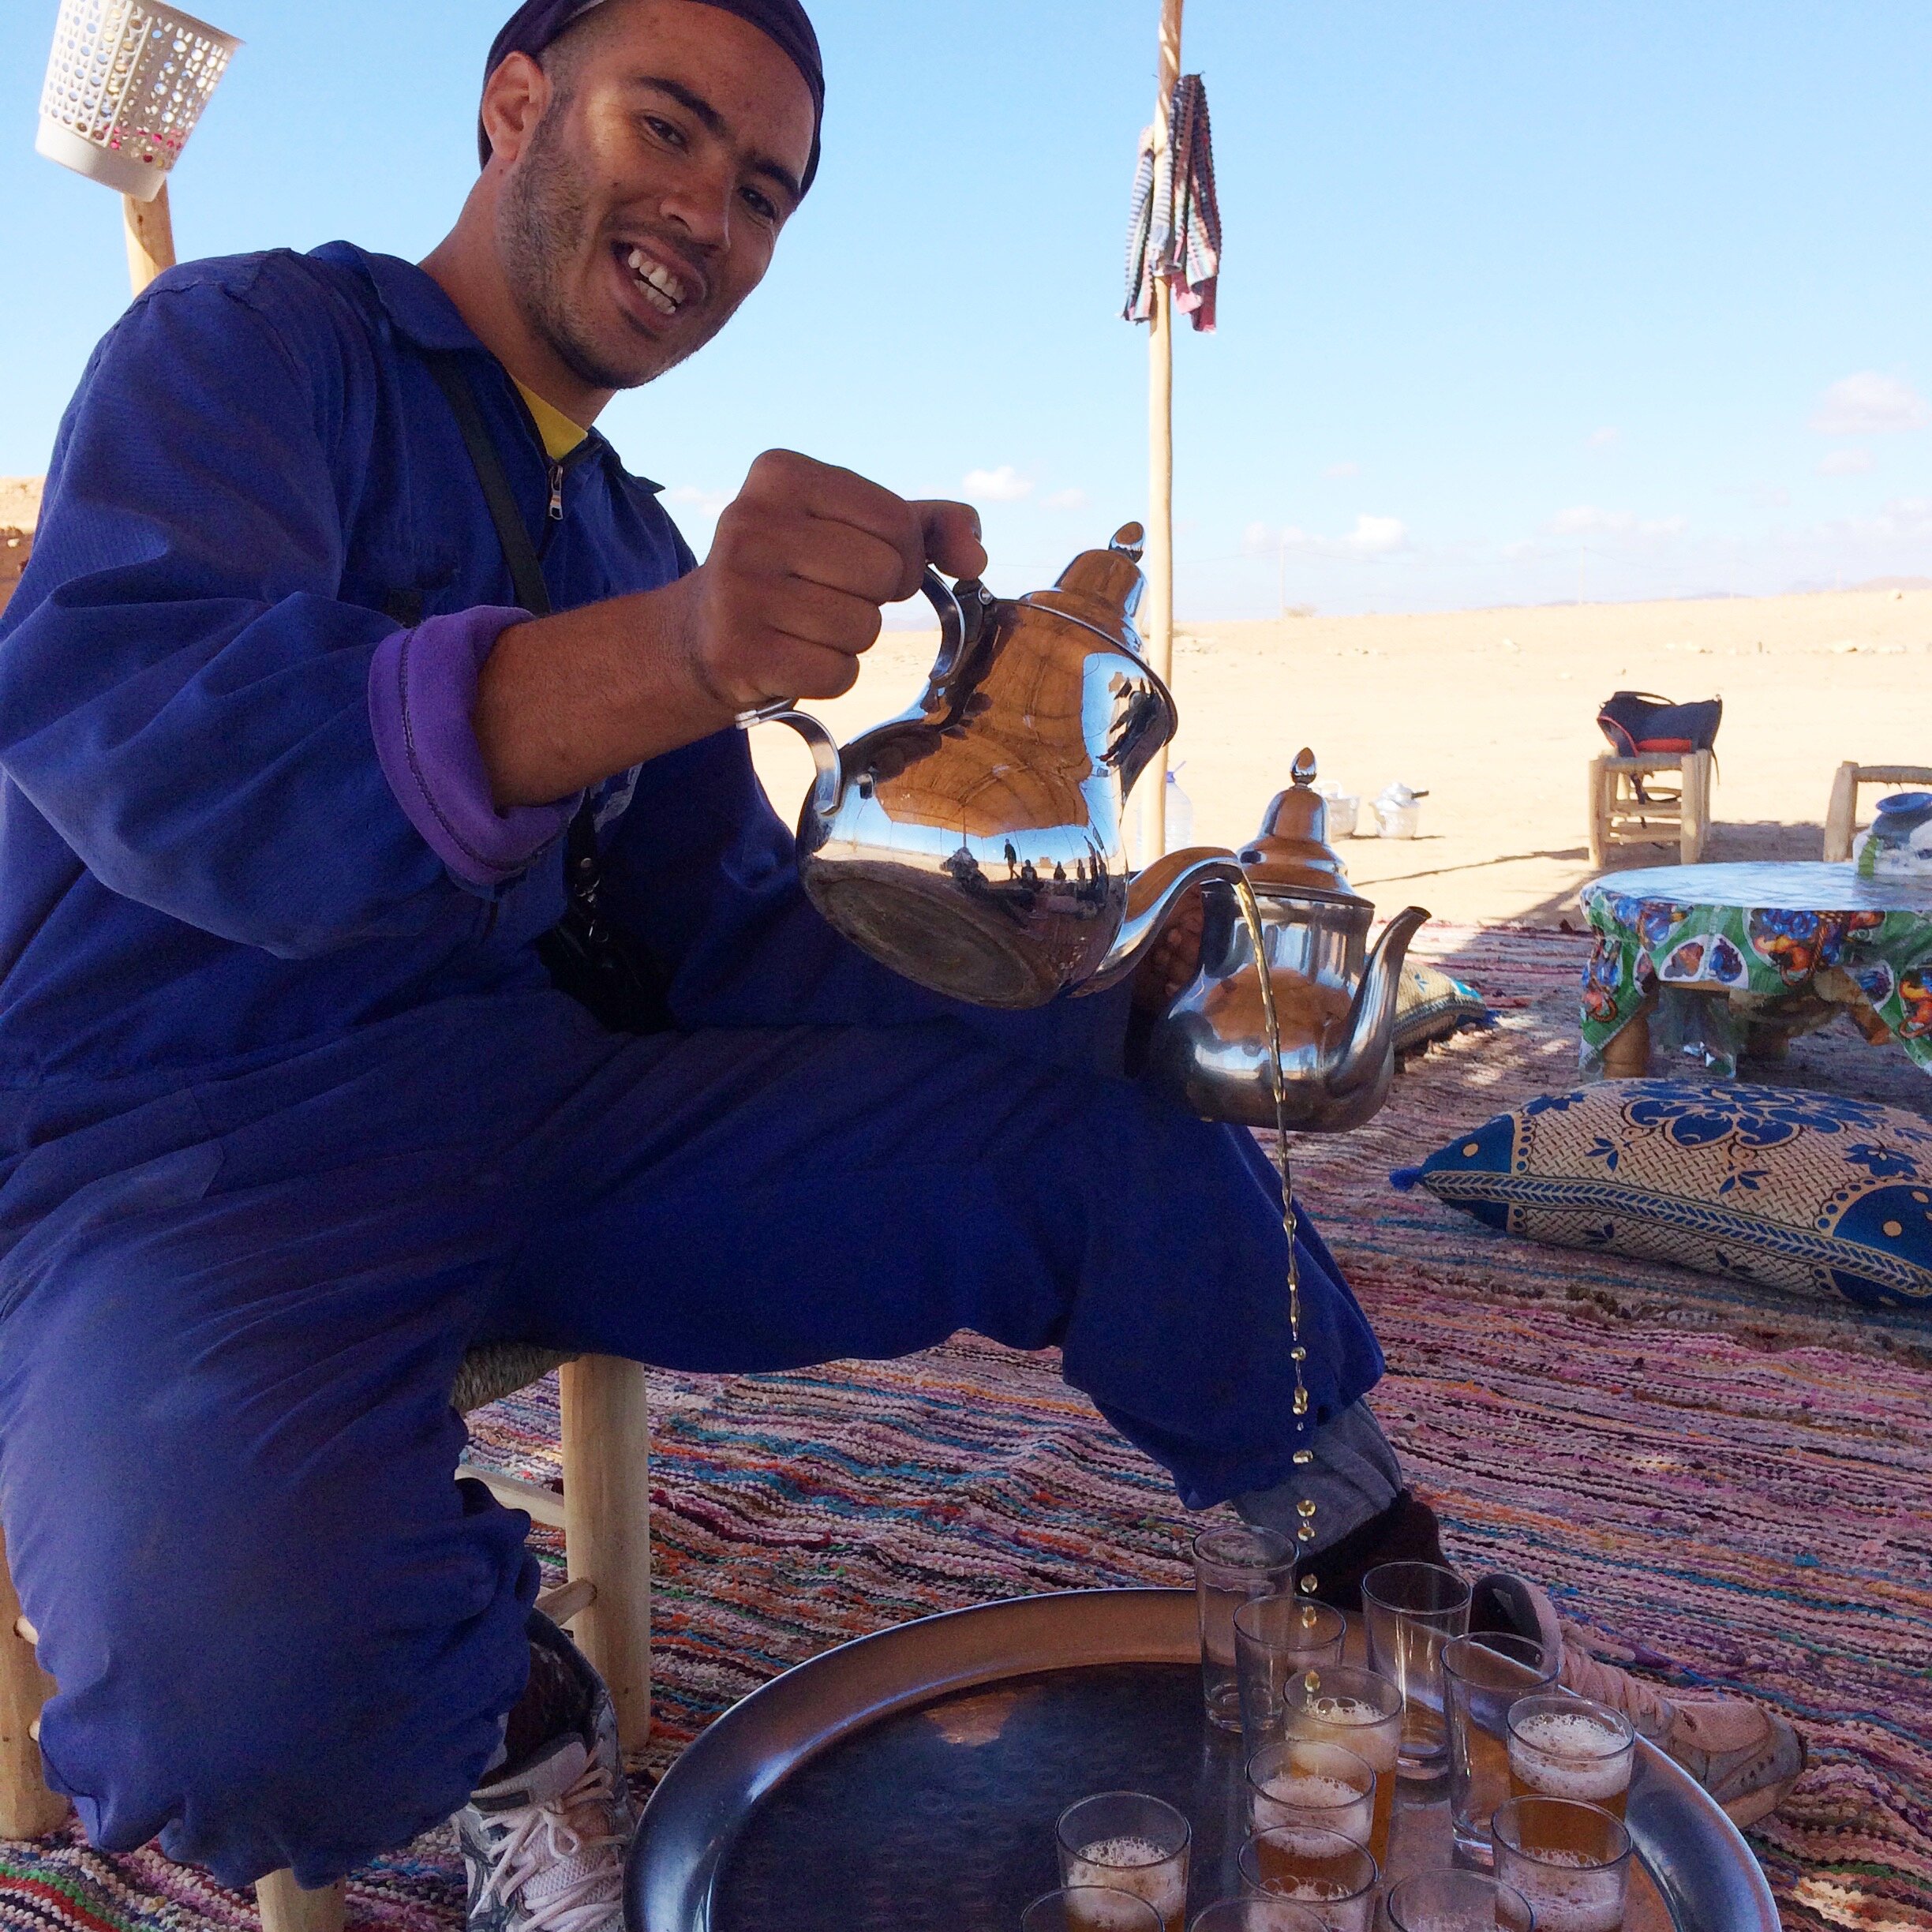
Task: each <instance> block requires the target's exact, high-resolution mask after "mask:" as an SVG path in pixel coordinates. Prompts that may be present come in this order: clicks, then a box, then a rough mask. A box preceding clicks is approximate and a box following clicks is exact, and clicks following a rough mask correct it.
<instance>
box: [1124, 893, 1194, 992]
mask: <svg viewBox="0 0 1932 1932" xmlns="http://www.w3.org/2000/svg"><path fill="white" fill-rule="evenodd" d="M1201 905H1202V900H1201V894H1200V887H1199V886H1196V887H1195V888H1194V889H1193V890H1192V891H1191V892H1188V893H1183V894H1182V895H1181V903H1180V904H1179V905H1178V907H1177V908H1175V911H1174V917H1173V918H1172V919H1170V920H1169V921H1168V922H1167V923H1166V926H1165V927H1163V929H1162V931H1161V936H1160V937H1159V938H1158V939H1156V940H1155V942H1154V949H1153V951H1152V952H1151V953H1149V954H1148V956H1147V957H1146V958H1145V959H1144V960H1142V961H1141V962H1140V966H1139V968H1137V970H1136V972H1135V974H1134V976H1133V1003H1134V1004H1135V1005H1136V1006H1138V1007H1140V1009H1142V1010H1143V1011H1144V1012H1150V1013H1159V1011H1160V1010H1161V1009H1163V1007H1165V1006H1166V1005H1169V1004H1170V1003H1171V1002H1172V1001H1173V999H1174V996H1175V994H1178V993H1179V992H1180V991H1181V989H1182V988H1183V987H1185V986H1187V985H1188V984H1189V982H1191V981H1192V980H1193V977H1194V975H1195V974H1196V973H1197V972H1200V949H1201V927H1202V918H1201Z"/></svg>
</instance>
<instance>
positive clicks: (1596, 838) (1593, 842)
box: [1589, 754, 1615, 872]
mask: <svg viewBox="0 0 1932 1932" xmlns="http://www.w3.org/2000/svg"><path fill="white" fill-rule="evenodd" d="M1614 782H1615V781H1614V780H1613V778H1612V774H1611V772H1610V760H1609V758H1608V754H1605V755H1604V756H1603V757H1601V758H1592V759H1591V760H1590V768H1589V856H1590V863H1591V865H1592V866H1593V867H1595V868H1596V869H1597V871H1599V872H1601V871H1602V870H1603V869H1604V867H1605V866H1606V865H1608V863H1610V788H1611V785H1612V784H1613V783H1614Z"/></svg>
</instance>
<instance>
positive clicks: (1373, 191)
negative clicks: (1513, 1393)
mask: <svg viewBox="0 0 1932 1932" xmlns="http://www.w3.org/2000/svg"><path fill="white" fill-rule="evenodd" d="M508 4H509V0H500V4H482V3H481V0H385V3H384V4H381V5H378V4H376V0H325V3H324V4H315V3H311V4H308V5H299V4H295V3H294V0H205V4H204V11H207V12H209V13H212V17H214V18H215V21H216V24H219V25H222V26H225V27H227V28H230V30H231V31H233V32H237V33H239V34H241V36H244V38H245V39H246V41H247V43H248V44H247V46H246V47H245V48H244V50H243V51H242V52H241V54H240V55H239V56H238V58H237V60H236V62H235V64H234V67H233V68H232V69H231V70H230V73H229V75H228V77H227V79H226V80H224V81H223V84H222V87H221V90H220V92H219V94H218V95H217V97H216V99H215V103H214V105H213V107H212V108H211V109H210V110H209V112H208V116H207V118H205V120H204V122H203V124H202V125H201V128H200V130H199V131H198V132H197V134H196V136H195V137H194V140H193V143H192V144H191V145H190V146H189V150H188V152H187V155H186V157H185V159H184V160H183V162H182V165H181V167H180V169H179V170H178V174H177V176H176V179H175V185H174V197H175V212H176V223H177V232H178V238H179V241H180V244H181V246H182V252H183V253H184V254H188V253H200V254H207V253H222V252H227V251H234V250H241V249H256V248H262V247H266V246H269V245H274V244H278V243H290V244H293V245H296V246H298V247H309V246H313V245H315V244H316V243H318V242H320V241H326V240H328V239H330V238H332V237H335V236H339V235H346V236H348V237H350V238H353V239H354V240H357V241H361V242H363V243H364V244H365V245H369V246H373V247H375V248H379V249H389V250H391V251H393V252H395V253H398V254H401V255H406V256H410V257H412V258H414V257H416V256H420V255H421V254H422V253H424V252H425V251H426V250H427V249H429V246H430V245H432V243H433V242H434V241H436V239H437V238H439V237H440V234H442V233H443V231H444V228H445V227H447V223H448V221H449V219H450V218H451V215H452V214H453V212H454V211H455V208H456V206H457V204H458V202H459V199H460V197H462V194H463V193H464V192H465V190H466V187H467V185H468V184H469V182H470V179H471V178H473V174H474V148H473V147H472V136H471V126H472V119H471V117H472V112H473V108H474V99H475V95H476V91H477V82H478V75H479V69H480V67H481V59H482V54H483V52H484V50H485V47H486V46H487V44H488V42H489V38H490V36H491V34H492V32H493V31H494V29H495V28H496V26H497V25H498V24H500V17H501V15H502V13H507V10H508ZM55 11H56V8H55V3H54V0H7V3H6V6H5V7H4V8H0V208H3V209H4V210H5V211H6V224H5V240H4V246H5V248H6V275H5V279H4V282H0V358H4V367H5V370H6V376H7V384H6V388H5V390H4V392H3V399H0V473H7V474H21V473H31V472H33V471H36V470H39V469H41V468H42V467H43V466H44V462H45V458H46V453H47V447H48V445H49V443H50V441H51V438H52V436H53V432H54V425H55V424H56V422H57V421H58V416H59V412H60V410H61V408H62V406H63V404H64V402H65V401H66V397H67V395H68V394H69V391H71V389H72V388H73V384H74V383H75V381H76V380H77V377H78V376H79V374H80V369H81V367H82V365H83V363H84V360H85V358H86V354H87V352H88V347H89V346H90V345H91V343H92V341H93V340H94V339H95V337H96V336H97V335H99V333H100V331H102V330H103V329H104V328H106V327H107V325H108V324H109V323H110V322H111V320H113V318H114V315H115V313H117V311H118V308H119V307H120V305H122V302H123V301H125V279H124V275H125V271H124V268H123V264H122V255H121V245H120V240H119V233H118V220H119V215H118V208H117V207H116V205H115V204H114V200H113V198H112V197H110V196H109V195H108V194H107V193H104V192H103V190H102V189H99V188H97V187H95V186H93V185H92V184H90V183H88V182H83V181H81V180H80V179H79V178H77V177H73V176H71V175H69V174H66V173H65V172H64V171H63V170H60V169H58V168H56V167H54V166H53V165H51V163H47V162H44V161H42V160H40V159H38V158H37V157H36V155H34V154H33V152H32V137H33V125H34V115H35V109H36V102H37V99H38V95H39V83H40V77H41V74H42V72H43V68H44V65H45V61H46V54H47V45H48V43H49V39H50V37H51V28H52V24H53V21H54V13H55ZM1156 11H1157V9H1156V6H1155V0H943V3H942V4H938V5H934V4H927V5H915V4H912V0H818V4H817V6H816V9H815V15H816V18H817V21H818V26H819V29H820V32H821V35H822V38H823V39H824V41H825V43H826V63H827V67H828V69H829V89H830V100H829V114H828V120H827V126H826V163H825V168H824V171H823V173H822V175H821V177H820V180H819V185H818V187H817V188H816V189H814V193H812V195H811V197H810V199H809V200H807V203H806V204H805V207H804V209H803V212H802V213H801V214H800V215H799V217H798V219H796V221H795V223H793V225H792V228H791V229H790V230H789V231H788V234H786V236H785V238H784V241H783V242H782V244H781V249H780V255H779V260H778V262H777V265H776V267H775V268H774V269H773V273H772V275H771V276H770V278H769V280H768V281H767V283H766V286H765V287H764V288H763V289H762V290H760V291H759V293H758V295H757V296H755V297H754V299H753V301H752V302H751V305H749V306H748V307H747V309H746V310H745V311H744V313H743V314H742V315H741V316H740V317H739V320H737V321H736V322H735V323H734V324H732V327H731V328H729V329H728V330H727V331H726V332H725V335H723V336H722V337H721V338H720V339H719V340H718V341H717V343H715V344H713V346H712V347H711V348H710V349H709V350H706V351H705V352H704V353H703V354H702V355H700V356H699V357H698V358H696V359H695V361H693V362H691V363H690V364H689V365H687V366H686V367H685V368H684V369H681V370H680V371H678V372H676V373H675V374H673V375H672V376H670V377H668V378H667V379H666V380H664V381H663V382H661V383H660V384H657V385H655V386H653V388H650V389H648V390H646V391H642V392H640V393H638V394H637V395H631V396H627V397H625V398H623V399H620V400H619V401H618V402H616V404H615V405H614V406H612V410H611V411H610V413H609V414H608V416H607V417H606V418H605V423H604V425H603V426H604V427H605V429H607V430H608V432H610V434H611V435H612V438H613V440H615V441H616V444H617V445H618V447H620V449H621V450H622V451H623V453H624V455H625V456H626V457H627V459H628V460H629V462H630V463H631V466H632V467H633V468H635V469H636V470H640V471H642V472H643V473H644V474H648V475H650V476H653V477H657V478H658V479H659V480H660V481H663V482H665V483H666V484H667V485H670V486H671V488H672V491H673V492H674V493H675V494H674V507H676V510H677V511H678V514H679V515H680V519H682V520H683V522H685V524H686V526H687V530H689V531H690V533H691V535H692V537H693V538H694V541H696V542H697V544H698V547H699V548H700V549H701V550H702V548H703V545H704V543H705V541H706V538H707V537H708V534H709V528H710V515H712V514H713V509H712V506H714V505H715V504H717V502H718V501H719V500H721V499H722V498H724V497H725V496H728V494H729V493H730V492H731V491H732V489H734V488H735V487H736V484H737V482H738V481H739V479H740V477H742V476H743V472H744V470H745V467H746V466H747V463H748V462H749V461H750V460H751V458H752V457H753V456H754V455H756V453H757V452H758V451H759V450H761V449H762V448H765V447H769V446H772V445H774V444H784V445H788V446H791V447H796V448H799V449H803V450H806V451H810V452H811V453H812V454H814V455H819V456H822V457H825V458H826V459H831V460H835V461H838V462H846V463H849V464H851V465H852V466H855V467H856V468H858V469H860V470H864V471H866V472H867V473H868V474H871V475H873V476H874V477H878V479H879V480H880V481H883V482H885V483H886V484H888V485H891V486H892V487H893V488H895V489H900V490H902V491H904V492H908V493H909V494H910V493H919V494H926V493H941V492H944V493H949V494H958V493H961V492H963V491H964V489H965V479H966V478H967V477H968V475H969V474H972V473H975V472H979V473H984V474H985V475H987V476H988V477H991V478H993V479H994V488H993V489H992V491H991V492H990V493H989V492H987V490H986V489H984V488H982V489H981V490H980V491H979V496H980V500H981V501H982V503H983V507H984V510H985V513H986V519H987V534H988V538H989V547H990V549H991V551H992V553H993V558H994V567H993V578H994V582H995V584H996V585H997V586H1000V587H1002V588H1006V589H1019V588H1024V587H1027V586H1030V585H1032V583H1034V582H1037V581H1039V580H1040V578H1041V576H1042V574H1043V572H1045V571H1048V570H1050V569H1051V568H1052V567H1054V566H1055V565H1056V564H1058V562H1059V561H1060V560H1062V559H1063V558H1064V557H1065V556H1066V555H1068V554H1069V553H1070V552H1072V551H1073V550H1074V549H1077V548H1080V547H1082V546H1083V545H1085V544H1086V543H1088V542H1090V541H1096V540H1098V539H1099V538H1101V537H1104V536H1105V535H1106V534H1107V533H1108V532H1109V531H1110V530H1112V529H1113V528H1114V526H1115V525H1116V524H1117V523H1118V522H1122V521H1124V520H1125V519H1128V518H1129V517H1133V516H1137V515H1140V514H1141V512H1142V509H1143V506H1144V502H1145V495H1146V483H1145V474H1146V472H1145V461H1146V459H1145V454H1144V451H1145V443H1144V436H1145V388H1144V384H1145V376H1144V369H1145V342H1144V335H1143V333H1142V332H1141V331H1136V330H1133V329H1131V328H1129V327H1128V325H1127V324H1125V323H1123V322H1121V321H1119V320H1118V319H1117V313H1118V307H1119V304H1120V300H1121V287H1120V283H1121V256H1122V249H1123V240H1124V234H1125V222H1126V214H1127V197H1128V189H1129V184H1130V180H1131V176H1132V172H1133V159H1134V148H1135V143H1136V137H1137V134H1138V132H1139V130H1140V126H1141V125H1142V124H1143V122H1144V121H1145V120H1146V119H1147V118H1148V110H1149V107H1150V104H1151V92H1152V88H1153V41H1154V26H1155V15H1156ZM1185 65H1186V66H1187V67H1188V68H1189V69H1190V70H1198V71H1200V73H1204V75H1205V76H1206V78H1207V84H1208V88H1209V93H1210V98H1211V102H1212V106H1213V110H1214V118H1215V137H1216V144H1217V152H1218V157H1219V178H1220V187H1221V195H1222V208H1223V212H1224V216H1225V219H1226V230H1227V247H1226V271H1225V273H1224V275H1223V277H1222V298H1221V307H1222V327H1221V329H1220V331H1219V333H1218V334H1217V335H1213V336H1209V337H1198V338H1197V337H1193V336H1184V337H1183V339H1181V342H1180V343H1179V344H1178V358H1177V359H1178V382H1177V389H1178V425H1179V426H1178V481H1177V506H1176V507H1177V516H1178V523H1179V535H1178V549H1179V553H1180V557H1181V570H1180V573H1179V590H1178V599H1179V604H1180V608H1181V616H1182V617H1183V619H1185V618H1187V617H1189V616H1193V617H1196V618H1201V617H1208V616H1266V615H1271V614H1272V613H1273V611H1274V608H1275V603H1276V599H1277V597H1278V594H1279V593H1278V586H1277V570H1278V565H1279V560H1280V559H1281V558H1282V556H1283V554H1284V552H1285V556H1286V567H1287V582H1288V598H1289V601H1290V602H1292V603H1296V604H1308V605H1316V606H1318V607H1320V608H1324V609H1331V610H1350V609H1365V608H1374V609H1403V608H1442V607H1451V606H1460V605H1474V604H1483V603H1491V602H1507V601H1522V602H1529V601H1544V600H1549V599H1556V598H1561V597H1572V596H1574V595H1575V594H1576V592H1577V586H1578V572H1579V568H1581V570H1582V573H1583V578H1584V585H1585V588H1586V593H1587V594H1589V596H1590V597H1593V598H1595V597H1632V596H1639V595H1654V594H1661V593H1668V592H1671V591H1681V592H1698V591H1705V590H1732V591H1757V590H1784V589H1787V588H1790V587H1792V586H1798V585H1803V584H1818V583H1824V584H1827V585H1829V583H1830V582H1833V579H1834V578H1837V577H1840V576H1842V577H1843V578H1844V581H1846V582H1853V581H1856V580H1858V579H1859V578H1863V577H1866V576H1869V575H1874V574H1878V573H1884V572H1911V573H1918V572H1932V472H1929V469H1928V461H1929V459H1932V427H1929V426H1928V421H1929V420H1932V418H1929V412H1928V407H1927V405H1926V401H1925V400H1924V399H1925V398H1926V396H1927V395H1928V394H1929V393H1932V343H1929V342H1928V328H1929V327H1932V250H1929V249H1928V245H1927V236H1928V234H1929V233H1932V222H1929V221H1928V215H1929V214H1932V209H1929V208H1928V205H1927V204H1928V199H1929V198H1932V197H1929V190H1932V168H1929V167H1928V163H1929V162H1932V116H1928V114H1927V112H1926V81H1927V76H1928V74H1929V73H1932V8H1928V7H1926V6H1925V4H1924V0H1858V4H1857V5H1855V6H1845V5H1830V4H1825V0H1818V3H1817V4H1813V5H1808V6H1795V5H1790V4H1784V3H1782V0H1749V3H1748V4H1744V3H1741V0H1698V3H1697V4H1696V5H1694V6H1683V4H1682V0H1669V3H1668V4H1656V3H1653V0H1610V3H1605V4H1589V5H1581V4H1580V5H1565V6H1551V5H1550V4H1548V0H1515V3H1512V0H1487V3H1486V4H1485V5H1482V6H1474V5H1463V6H1441V5H1439V4H1435V3H1434V0H1408V3H1406V4H1402V5H1387V4H1377V3H1376V0H1349V3H1347V4H1343V3H1342V0H1319V3H1317V0H1190V4H1189V8H1188V22H1187V43H1186V50H1185ZM1002 498H1003V500H1002Z"/></svg>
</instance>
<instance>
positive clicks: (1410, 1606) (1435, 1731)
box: [1361, 1563, 1470, 1778]
mask: <svg viewBox="0 0 1932 1932" xmlns="http://www.w3.org/2000/svg"><path fill="white" fill-rule="evenodd" d="M1361 1593H1362V1618H1363V1620H1364V1621H1365V1623H1367V1624H1368V1661H1369V1662H1370V1663H1371V1664H1373V1665H1374V1667H1375V1668H1376V1669H1377V1670H1379V1671H1380V1672H1381V1673H1382V1675H1383V1676H1384V1677H1387V1679H1390V1681H1391V1683H1395V1685H1397V1686H1398V1687H1399V1689H1400V1690H1401V1691H1402V1702H1403V1704H1404V1705H1405V1707H1406V1717H1405V1718H1404V1720H1403V1723H1402V1772H1403V1774H1404V1775H1405V1776H1406V1777H1417V1778H1436V1777H1441V1776H1442V1775H1443V1773H1444V1772H1445V1771H1446V1770H1447V1769H1448V1764H1449V1732H1448V1726H1447V1723H1446V1721H1445V1720H1444V1718H1443V1682H1442V1653H1443V1645H1445V1644H1446V1643H1447V1642H1449V1640H1450V1639H1451V1638H1454V1637H1463V1636H1466V1635H1467V1634H1469V1623H1470V1586H1468V1585H1467V1584H1466V1583H1465V1582H1463V1581H1462V1578H1460V1577H1459V1576H1458V1575H1457V1574H1456V1573H1455V1571H1453V1570H1445V1569H1443V1567H1442V1566H1441V1565H1440V1563H1378V1564H1377V1565H1376V1567H1375V1568H1374V1569H1372V1570H1371V1571H1368V1574H1366V1575H1365V1576H1364V1577H1363V1578H1362V1584H1361Z"/></svg>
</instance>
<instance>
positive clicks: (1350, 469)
mask: <svg viewBox="0 0 1932 1932" xmlns="http://www.w3.org/2000/svg"><path fill="white" fill-rule="evenodd" d="M1322 474H1323V475H1324V476H1325V477H1335V478H1336V479H1337V480H1338V481H1339V480H1341V479H1343V478H1346V477H1358V476H1360V475H1361V464H1360V463H1358V462H1339V463H1331V464H1330V465H1329V466H1328V467H1327V469H1326V470H1324V471H1323V472H1322Z"/></svg>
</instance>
